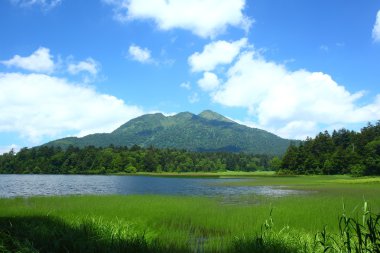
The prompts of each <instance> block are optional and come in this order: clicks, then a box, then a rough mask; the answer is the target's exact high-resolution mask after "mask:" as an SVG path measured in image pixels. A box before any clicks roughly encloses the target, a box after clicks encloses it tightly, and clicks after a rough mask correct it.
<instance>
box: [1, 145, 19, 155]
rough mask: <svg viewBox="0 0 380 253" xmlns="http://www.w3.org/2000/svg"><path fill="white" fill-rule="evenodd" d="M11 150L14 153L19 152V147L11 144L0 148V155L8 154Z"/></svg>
mask: <svg viewBox="0 0 380 253" xmlns="http://www.w3.org/2000/svg"><path fill="white" fill-rule="evenodd" d="M11 150H13V151H14V152H18V151H19V150H20V147H19V146H18V145H16V144H11V145H8V146H2V147H1V146H0V155H2V154H4V153H9V151H11Z"/></svg>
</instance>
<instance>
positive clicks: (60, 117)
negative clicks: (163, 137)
mask: <svg viewBox="0 0 380 253" xmlns="http://www.w3.org/2000/svg"><path fill="white" fill-rule="evenodd" d="M0 108H1V110H0V132H16V133H19V134H20V136H22V137H24V138H25V137H26V138H28V139H29V140H30V141H33V142H35V143H38V142H39V141H40V140H41V138H43V137H57V136H62V135H63V134H65V133H67V132H68V131H69V132H71V133H79V134H80V135H84V134H89V133H96V132H109V131H112V130H114V129H115V128H117V127H118V126H120V125H121V124H123V123H125V122H126V121H128V120H129V119H132V118H134V117H136V116H139V115H141V114H143V111H142V109H140V108H139V107H137V106H130V105H126V104H125V103H124V101H123V100H121V99H118V98H116V97H114V96H111V95H107V94H102V93H99V92H97V91H96V90H94V89H93V88H91V87H86V86H82V85H78V84H73V83H71V82H69V81H67V80H65V79H62V78H56V77H52V76H48V75H45V74H22V73H0Z"/></svg>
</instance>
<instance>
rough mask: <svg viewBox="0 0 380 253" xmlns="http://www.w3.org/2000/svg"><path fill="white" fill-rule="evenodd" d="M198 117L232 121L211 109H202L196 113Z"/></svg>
mask: <svg viewBox="0 0 380 253" xmlns="http://www.w3.org/2000/svg"><path fill="white" fill-rule="evenodd" d="M198 116H199V117H201V118H204V119H208V120H218V121H225V122H233V121H232V120H230V119H228V118H226V117H224V116H223V115H220V114H219V113H216V112H214V111H211V110H204V111H202V112H201V113H200V114H198Z"/></svg>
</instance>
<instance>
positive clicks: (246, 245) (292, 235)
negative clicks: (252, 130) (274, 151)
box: [0, 176, 380, 253]
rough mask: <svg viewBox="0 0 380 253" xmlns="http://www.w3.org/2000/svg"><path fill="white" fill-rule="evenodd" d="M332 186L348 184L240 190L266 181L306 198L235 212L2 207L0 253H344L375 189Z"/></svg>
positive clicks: (127, 201) (96, 201)
mask: <svg viewBox="0 0 380 253" xmlns="http://www.w3.org/2000/svg"><path fill="white" fill-rule="evenodd" d="M337 179H346V177H332V178H331V179H330V178H326V177H324V176H313V177H311V178H307V177H290V178H287V177H279V178H277V177H273V178H272V179H271V178H269V177H260V178H255V179H254V180H252V182H250V181H247V182H246V181H244V183H252V184H255V183H257V182H259V184H262V183H264V182H269V181H270V180H272V181H271V182H272V183H273V184H272V185H277V184H278V183H279V182H283V183H285V184H283V185H285V186H287V187H289V188H294V189H299V190H304V191H306V192H308V194H302V195H294V196H287V197H282V198H274V197H264V196H258V195H249V196H248V195H247V196H244V197H241V198H242V199H237V200H236V203H233V204H231V203H229V204H226V203H225V202H223V198H205V197H180V196H159V195H140V196H139V195H134V196H120V195H118V196H61V197H32V198H12V199H0V252H85V253H86V252H284V253H287V252H323V251H324V250H325V249H326V248H324V246H322V244H321V243H316V242H317V240H320V241H321V238H323V235H325V238H326V240H325V241H324V242H325V245H326V246H329V245H330V246H329V247H330V248H328V249H327V250H328V251H327V252H346V251H344V250H343V251H342V250H341V251H338V250H339V249H340V248H339V247H341V245H344V241H339V240H341V234H342V228H345V229H346V230H344V229H343V231H349V233H350V235H351V237H350V238H354V237H355V236H354V234H355V233H357V232H355V231H358V230H357V229H356V228H357V227H358V226H357V225H358V224H359V223H355V222H354V221H360V222H361V223H360V225H361V226H364V225H363V224H364V223H363V221H362V217H363V210H364V209H362V208H361V206H362V203H363V199H365V201H368V202H369V203H371V205H372V210H371V214H375V213H379V211H380V209H379V208H380V198H379V197H378V196H380V187H379V186H380V185H379V184H377V183H370V184H367V183H365V184H364V183H358V184H347V183H336V182H334V180H337ZM327 181H328V182H327ZM269 185H270V184H269ZM221 187H222V186H221ZM242 200H244V204H239V203H241V201H242ZM343 204H344V217H347V219H346V220H343V221H342V218H341V217H342V211H343V210H342V206H343ZM271 210H273V211H272V212H271ZM368 210H369V209H368ZM368 210H367V211H368ZM348 217H350V219H348ZM352 217H353V218H352ZM366 217H367V218H366V220H365V221H366V222H367V221H368V220H370V223H369V226H368V229H369V228H371V229H372V228H373V227H375V231H377V233H378V231H379V229H378V224H379V221H378V218H376V219H373V218H371V219H370V218H369V217H373V216H371V215H369V213H367V216H366ZM339 221H340V223H339ZM346 221H349V222H348V223H347V222H346ZM344 222H346V223H344ZM339 224H341V225H340V226H339ZM344 224H349V225H344ZM373 224H377V225H373ZM365 226H366V225H365ZM324 227H325V228H326V229H325V230H323V228H324ZM354 228H355V229H356V230H355V229H354ZM359 228H360V231H369V230H368V229H367V228H363V227H360V226H359ZM348 229H350V230H348ZM372 230H373V229H372ZM366 233H367V232H366ZM316 234H318V238H315V235H316ZM343 234H345V233H343ZM375 234H376V233H375ZM367 237H368V236H367ZM342 238H343V237H342ZM368 238H370V237H368ZM377 238H378V237H377ZM334 240H335V241H337V242H339V243H338V244H336V245H335V246H334V245H333V244H332V243H333V241H334ZM355 240H356V239H353V242H354V241H355ZM368 240H369V239H367V241H368ZM377 240H378V239H377ZM322 242H323V240H322ZM338 245H340V246H339V247H338ZM352 245H354V244H352ZM333 246H334V247H335V248H334V247H333ZM334 250H336V251H334ZM352 252H355V251H352ZM362 252H365V251H362ZM367 252H371V251H367ZM372 252H378V251H372Z"/></svg>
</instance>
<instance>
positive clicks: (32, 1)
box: [10, 0, 62, 10]
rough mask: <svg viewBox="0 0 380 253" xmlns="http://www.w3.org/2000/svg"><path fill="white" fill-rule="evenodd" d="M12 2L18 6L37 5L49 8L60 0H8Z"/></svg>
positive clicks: (59, 2)
mask: <svg viewBox="0 0 380 253" xmlns="http://www.w3.org/2000/svg"><path fill="white" fill-rule="evenodd" d="M10 1H11V3H12V4H14V5H17V6H20V7H32V6H39V7H41V8H42V9H44V10H50V9H53V8H54V7H56V6H58V5H60V4H61V2H62V0H10Z"/></svg>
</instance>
